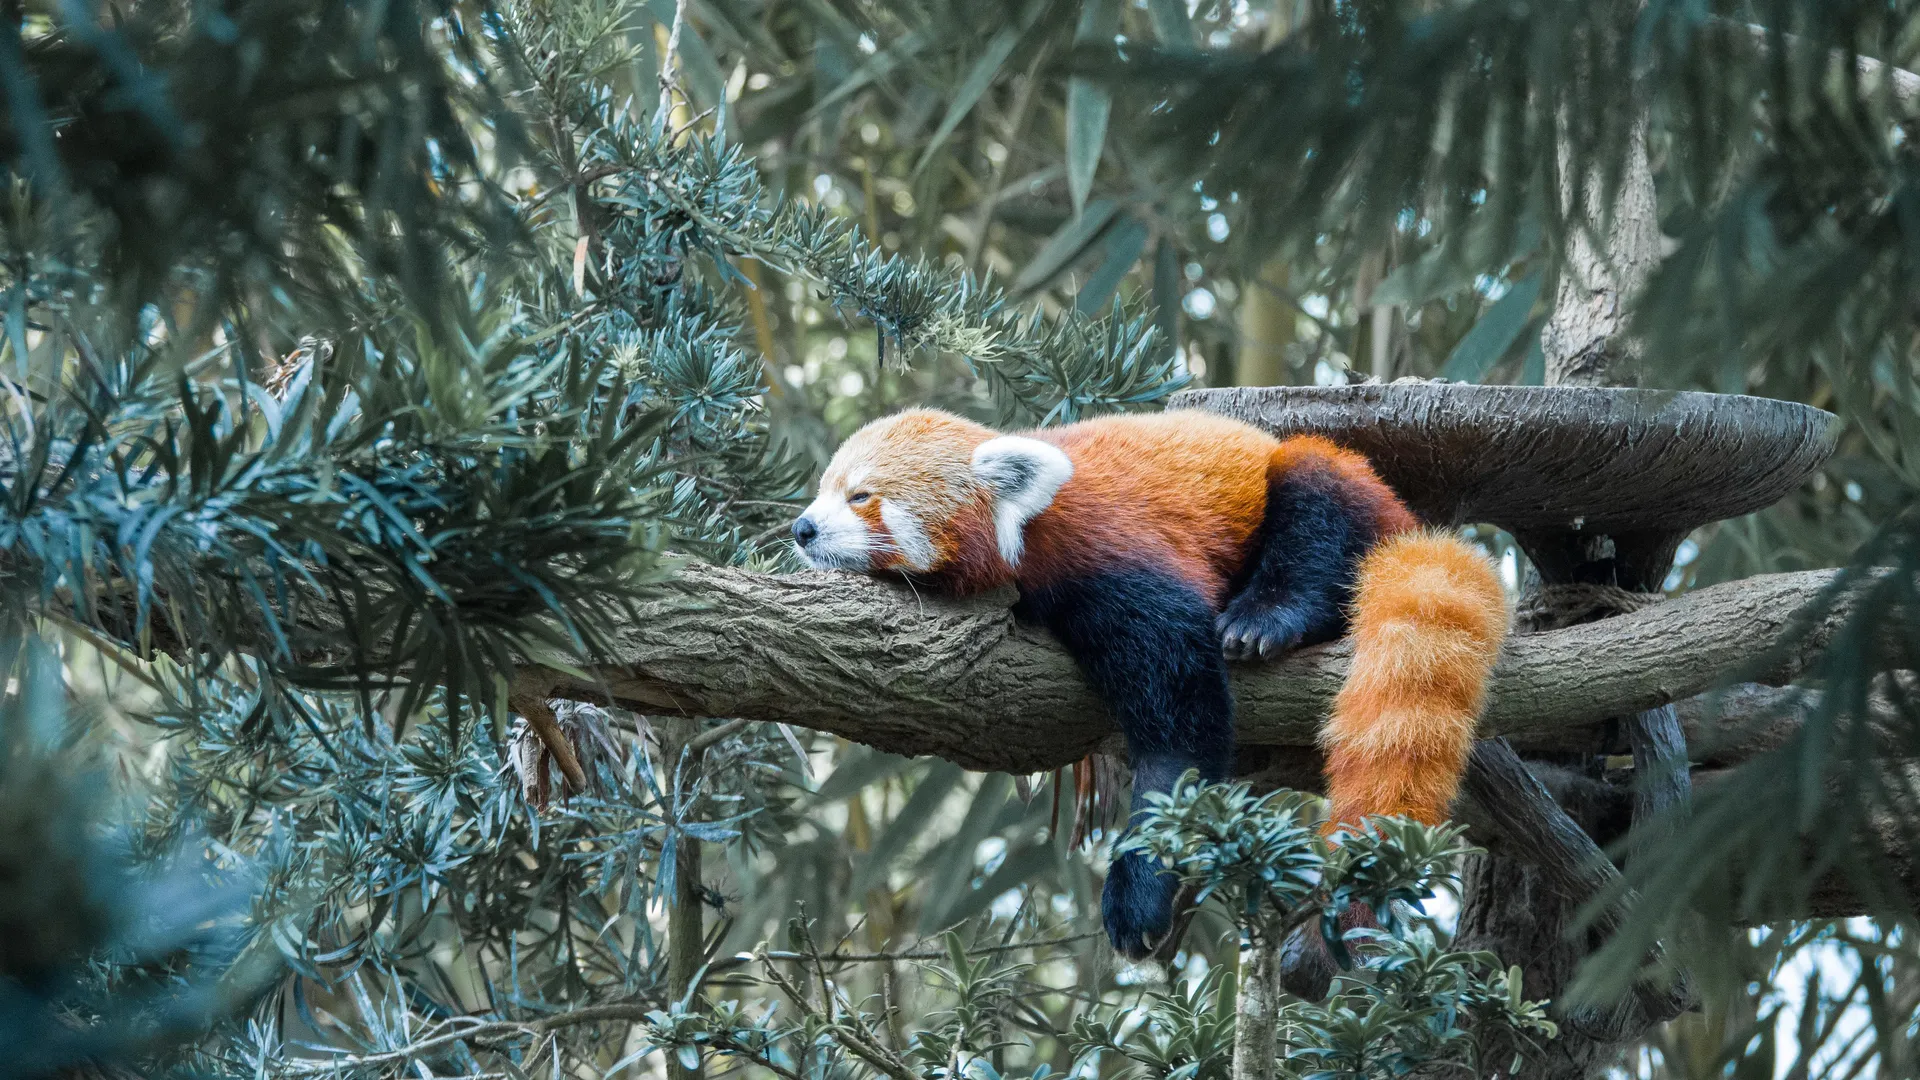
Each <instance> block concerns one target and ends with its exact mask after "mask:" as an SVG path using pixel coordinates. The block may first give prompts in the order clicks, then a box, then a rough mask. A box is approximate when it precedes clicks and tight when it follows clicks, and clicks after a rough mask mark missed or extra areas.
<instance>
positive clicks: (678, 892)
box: [653, 718, 706, 1080]
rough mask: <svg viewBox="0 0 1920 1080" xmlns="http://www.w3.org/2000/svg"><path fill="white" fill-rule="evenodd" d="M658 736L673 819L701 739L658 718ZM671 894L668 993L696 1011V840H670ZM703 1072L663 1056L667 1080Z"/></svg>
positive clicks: (689, 1079)
mask: <svg viewBox="0 0 1920 1080" xmlns="http://www.w3.org/2000/svg"><path fill="white" fill-rule="evenodd" d="M653 724H654V729H655V730H656V731H659V732H660V733H661V736H662V737H661V739H660V764H661V769H662V771H664V772H665V773H666V776H664V777H662V780H663V781H664V785H665V786H667V787H668V788H670V791H669V795H668V807H669V808H670V810H671V812H672V813H674V814H675V815H676V816H678V815H680V814H683V813H684V812H685V811H684V810H682V809H681V804H682V800H684V799H686V798H687V797H688V794H689V793H690V792H691V791H692V790H693V788H694V776H693V774H694V771H695V770H696V769H697V768H698V767H699V761H698V759H699V754H698V753H688V752H687V750H688V744H689V743H691V742H692V741H693V738H694V736H696V735H698V734H699V730H700V725H699V721H697V720H689V719H682V718H661V719H658V720H655V721H654V722H653ZM671 843H672V844H673V892H672V895H671V896H670V897H668V901H667V994H668V998H669V1000H670V1001H671V1003H672V1004H673V1005H675V1006H680V1005H681V1003H682V1002H684V1003H685V1005H684V1007H685V1008H687V1009H695V1008H698V1007H699V1006H700V1003H701V997H700V992H699V990H700V988H699V982H700V979H701V975H702V972H701V968H702V967H703V966H704V965H705V964H706V919H705V918H704V913H703V912H702V911H701V906H702V904H703V903H704V901H703V900H702V899H701V896H700V841H698V840H695V839H694V838H692V837H690V836H686V835H680V836H677V837H676V838H674V839H673V840H672V841H671ZM703 1071H704V1070H703V1069H701V1068H698V1067H696V1068H692V1069H689V1068H687V1067H685V1066H683V1065H682V1064H680V1058H679V1055H677V1054H669V1055H667V1076H668V1080H700V1078H701V1076H702V1073H703Z"/></svg>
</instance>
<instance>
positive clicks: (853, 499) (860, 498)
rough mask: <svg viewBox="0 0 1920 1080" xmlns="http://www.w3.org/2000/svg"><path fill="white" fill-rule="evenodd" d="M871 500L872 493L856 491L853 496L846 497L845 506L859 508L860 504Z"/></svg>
mask: <svg viewBox="0 0 1920 1080" xmlns="http://www.w3.org/2000/svg"><path fill="white" fill-rule="evenodd" d="M871 498H873V492H871V491H856V492H854V493H853V494H851V495H849V496H847V505H848V506H859V505H860V504H861V503H864V502H866V501H867V500H868V499H871Z"/></svg>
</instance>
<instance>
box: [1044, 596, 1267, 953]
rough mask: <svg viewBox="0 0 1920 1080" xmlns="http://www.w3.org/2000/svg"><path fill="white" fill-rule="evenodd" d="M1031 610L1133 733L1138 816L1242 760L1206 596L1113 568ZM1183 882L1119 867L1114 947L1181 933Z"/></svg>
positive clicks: (1134, 946)
mask: <svg viewBox="0 0 1920 1080" xmlns="http://www.w3.org/2000/svg"><path fill="white" fill-rule="evenodd" d="M1022 606H1023V607H1024V608H1025V609H1026V610H1027V611H1028V612H1029V613H1030V614H1032V615H1034V616H1036V617H1037V618H1039V619H1040V620H1042V621H1043V622H1045V623H1046V625H1047V626H1048V628H1049V629H1051V630H1052V631H1053V633H1054V635H1055V636H1056V637H1058V638H1059V639H1060V641H1061V644H1063V645H1065V646H1066V648H1067V651H1068V652H1070V653H1072V654H1073V656H1074V659H1075V660H1076V661H1078V663H1079V665H1080V670H1081V671H1082V672H1083V673H1085V675H1086V677H1087V681H1088V682H1090V683H1092V684H1093V688H1094V690H1095V691H1096V692H1098V693H1099V695H1100V697H1101V699H1102V700H1104V701H1105V702H1106V703H1107V707H1108V708H1109V709H1110V710H1111V711H1112V713H1113V716H1114V719H1115V720H1117V721H1118V722H1119V724H1120V728H1121V730H1122V731H1123V732H1125V733H1126V736H1127V749H1128V754H1129V756H1130V757H1131V758H1132V764H1133V808H1132V816H1133V818H1138V817H1139V815H1140V813H1141V812H1142V811H1143V810H1144V809H1145V806H1146V802H1145V796H1146V795H1147V793H1149V792H1153V791H1162V792H1164V791H1168V790H1171V789H1172V787H1173V784H1174V782H1175V781H1177V780H1178V779H1179V778H1180V776H1181V774H1182V773H1184V772H1186V771H1187V770H1188V769H1197V770H1198V771H1199V773H1200V776H1201V778H1202V779H1205V780H1223V779H1225V778H1226V777H1227V775H1228V771H1229V769H1230V767H1231V765H1232V760H1233V700H1232V698H1231V697H1230V696H1229V694H1228V692H1227V675H1226V666H1225V663H1224V662H1223V660H1222V658H1221V655H1220V648H1219V644H1218V639H1217V638H1216V637H1215V636H1214V635H1215V630H1214V626H1213V622H1212V611H1211V610H1210V608H1209V605H1208V604H1207V602H1206V600H1205V598H1204V597H1202V596H1201V595H1200V593H1199V592H1198V590H1196V589H1194V588H1193V587H1192V586H1190V585H1188V584H1187V583H1186V582H1184V581H1182V580H1180V579H1179V578H1177V577H1174V576H1173V575H1171V574H1169V573H1166V572H1164V571H1157V570H1114V571H1110V572H1108V573H1105V574H1100V575H1097V576H1095V577H1091V578H1086V579H1082V580H1079V581H1073V582H1068V583H1065V584H1062V585H1056V586H1052V587H1050V588H1046V589H1040V590H1034V591H1032V592H1029V593H1028V594H1027V595H1026V596H1025V597H1024V598H1023V601H1022ZM1177 888H1178V886H1177V883H1176V882H1175V880H1174V878H1173V876H1172V875H1171V874H1167V873H1163V872H1162V871H1161V870H1160V868H1159V867H1157V866H1155V865H1153V864H1152V863H1151V862H1150V861H1149V860H1147V859H1145V858H1142V857H1140V856H1138V855H1127V856H1122V857H1120V858H1117V859H1115V860H1114V862H1113V866H1112V868H1111V869H1110V870H1109V871H1108V873H1107V884H1106V888H1105V890H1104V892H1103V893H1102V895H1101V901H1100V911H1101V916H1102V918H1103V919H1104V921H1105V923H1106V927H1107V935H1108V936H1109V937H1110V938H1111V939H1112V940H1113V947H1114V948H1115V949H1117V950H1118V951H1120V952H1121V953H1124V954H1125V955H1127V956H1130V957H1133V958H1135V959H1138V958H1141V957H1144V956H1146V955H1147V954H1149V953H1150V952H1152V951H1153V949H1154V947H1155V946H1156V945H1158V944H1160V942H1161V941H1162V939H1164V938H1165V937H1166V935H1167V933H1168V932H1169V931H1170V930H1171V929H1172V927H1173V916H1174V911H1173V901H1174V894H1175V892H1176V891H1177Z"/></svg>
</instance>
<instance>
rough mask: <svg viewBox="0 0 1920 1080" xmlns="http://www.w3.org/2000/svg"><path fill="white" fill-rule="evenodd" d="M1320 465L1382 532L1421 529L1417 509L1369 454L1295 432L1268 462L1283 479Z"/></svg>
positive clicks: (1270, 474) (1274, 475) (1271, 471)
mask: <svg viewBox="0 0 1920 1080" xmlns="http://www.w3.org/2000/svg"><path fill="white" fill-rule="evenodd" d="M1314 466H1318V467H1321V468H1324V469H1327V470H1329V471H1331V472H1332V473H1333V474H1334V475H1336V476H1338V477H1339V478H1340V482H1341V490H1342V491H1343V492H1344V493H1345V494H1346V495H1347V497H1348V499H1349V501H1350V503H1351V505H1353V506H1355V507H1359V508H1364V509H1365V510H1367V511H1368V512H1370V513H1371V514H1372V515H1373V519H1374V527H1375V528H1377V529H1378V530H1379V532H1380V535H1381V536H1383V537H1385V536H1393V535H1395V534H1397V533H1403V532H1406V531H1407V530H1408V529H1413V528H1417V527H1418V526H1419V524H1420V523H1419V522H1418V521H1417V520H1415V518H1414V516H1413V512H1412V511H1411V510H1408V509H1407V504H1406V503H1403V502H1401V501H1400V496H1398V495H1395V494H1394V493H1393V489H1392V488H1390V487H1388V486H1387V482H1386V481H1385V480H1382V479H1380V474H1379V473H1376V472H1374V471H1373V464H1372V463H1371V462H1369V461H1368V460H1367V458H1366V455H1364V454H1360V453H1356V452H1355V451H1352V450H1348V449H1347V448H1346V447H1343V446H1341V445H1340V444H1338V443H1336V442H1334V441H1333V440H1332V439H1327V438H1322V437H1321V436H1319V435H1295V436H1292V437H1290V438H1287V439H1282V440H1281V441H1280V444H1279V445H1278V446H1276V447H1274V449H1273V457H1272V458H1271V459H1270V460H1269V462H1268V464H1267V475H1268V477H1270V478H1272V479H1276V480H1277V479H1279V478H1280V477H1281V476H1282V475H1284V474H1285V473H1289V472H1292V471H1293V470H1295V469H1299V468H1312V467H1314Z"/></svg>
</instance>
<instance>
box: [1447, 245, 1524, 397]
mask: <svg viewBox="0 0 1920 1080" xmlns="http://www.w3.org/2000/svg"><path fill="white" fill-rule="evenodd" d="M1539 297H1540V274H1539V273H1538V272H1537V271H1536V272H1535V273H1532V274H1528V275H1527V276H1526V277H1524V278H1522V279H1521V280H1520V281H1519V282H1518V283H1516V284H1515V285H1514V286H1513V288H1511V289H1508V290H1507V294H1506V295H1505V296H1502V297H1501V298H1500V299H1499V300H1497V301H1495V302H1494V304H1493V306H1492V307H1490V308H1488V309H1487V312H1486V314H1484V315H1482V316H1480V321H1479V322H1477V323H1474V324H1473V329H1471V330H1469V331H1467V336H1466V337H1463V338H1461V339H1460V344H1458V345H1456V346H1454V349H1453V355H1451V356H1449V357H1447V363H1446V365H1445V366H1444V367H1443V368H1442V369H1441V371H1440V375H1441V377H1442V378H1446V379H1453V380H1456V381H1459V382H1479V381H1480V380H1481V378H1483V377H1484V376H1485V375H1486V373H1487V371H1488V370H1489V369H1491V368H1492V367H1493V365H1494V364H1495V363H1497V362H1499V360H1500V358H1501V357H1502V356H1505V355H1506V354H1507V350H1508V349H1509V348H1511V347H1512V346H1513V343H1514V342H1515V341H1517V340H1519V338H1520V332H1521V331H1522V330H1525V329H1526V327H1527V319H1528V317H1529V316H1531V315H1532V314H1533V302H1534V301H1535V300H1537V299H1539Z"/></svg>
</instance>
